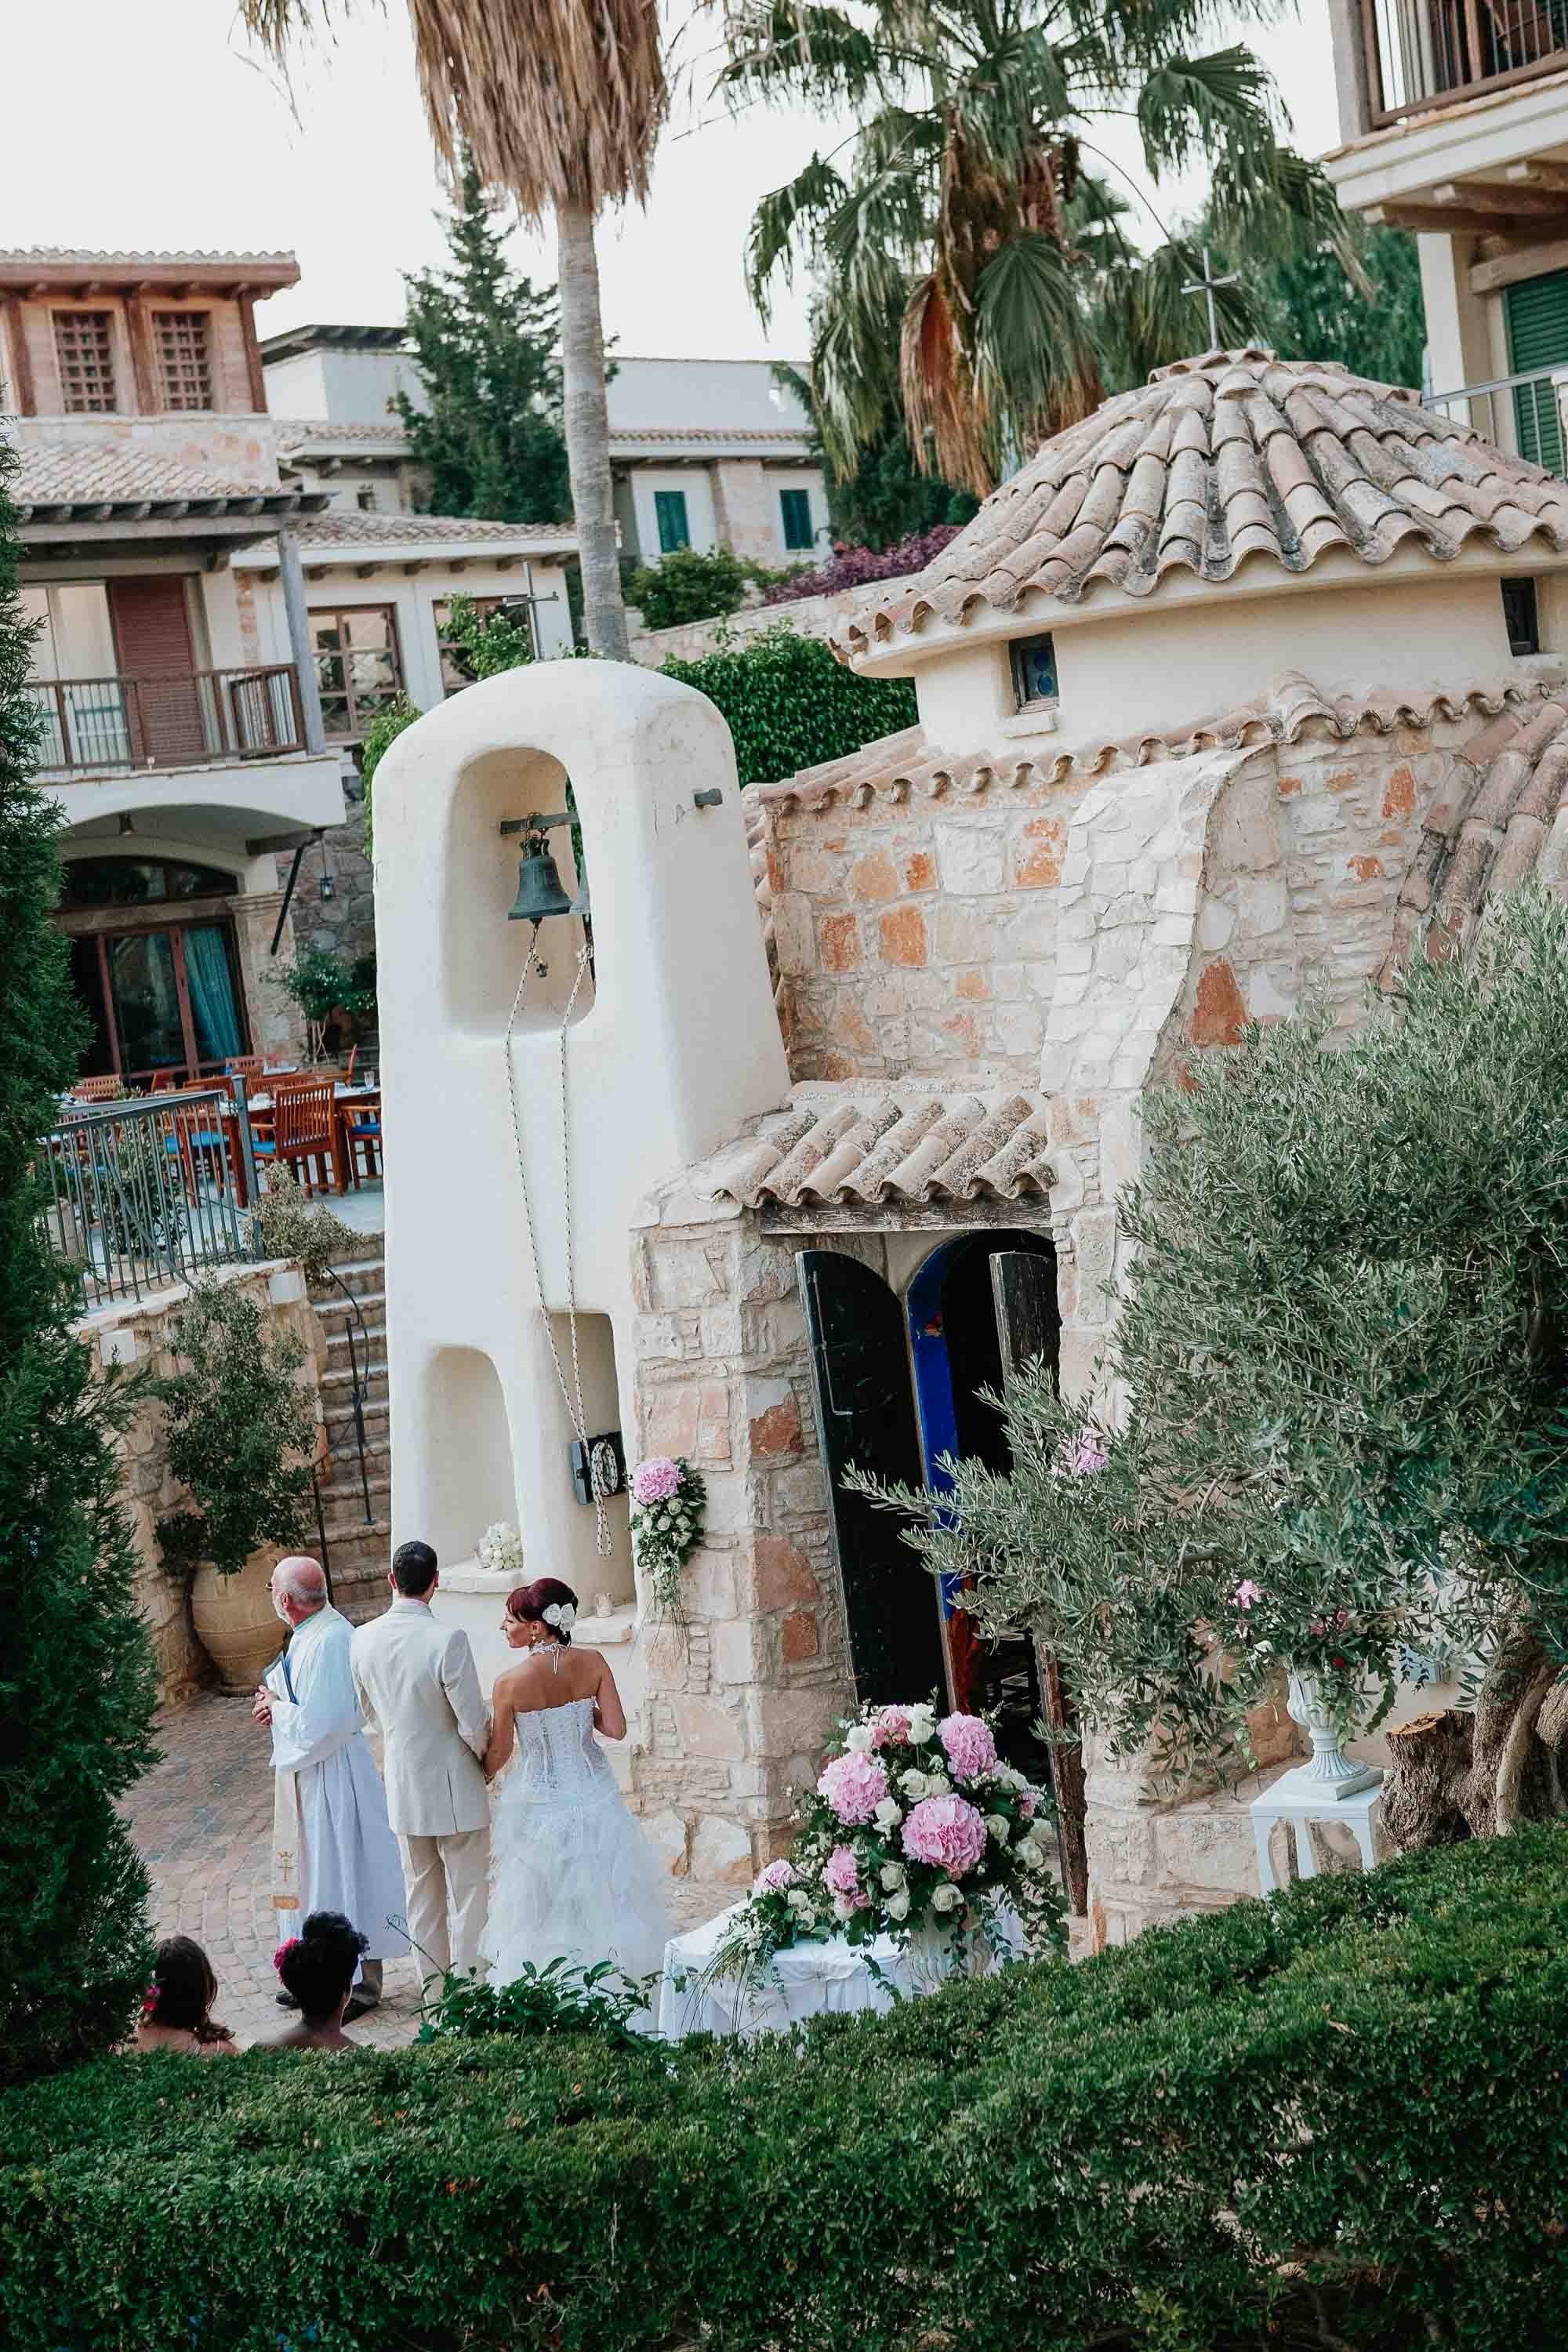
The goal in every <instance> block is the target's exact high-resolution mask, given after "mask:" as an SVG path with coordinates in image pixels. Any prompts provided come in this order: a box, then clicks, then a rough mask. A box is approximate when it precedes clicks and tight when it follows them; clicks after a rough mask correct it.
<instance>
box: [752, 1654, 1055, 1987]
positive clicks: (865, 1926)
mask: <svg viewBox="0 0 1568 2352" xmlns="http://www.w3.org/2000/svg"><path fill="white" fill-rule="evenodd" d="M1048 1804H1049V1800H1048V1798H1047V1795H1046V1792H1045V1791H1044V1790H1041V1789H1037V1788H1035V1787H1033V1786H1032V1784H1031V1783H1030V1782H1029V1781H1028V1780H1026V1779H1025V1777H1024V1775H1023V1773H1022V1772H1019V1771H1016V1770H1015V1769H1014V1768H1013V1766H1012V1765H1010V1764H1005V1763H1004V1762H1003V1761H1002V1759H1001V1758H1000V1757H999V1756H998V1755H997V1753H996V1742H995V1739H994V1737H993V1735H992V1731H991V1727H990V1725H989V1724H988V1723H986V1722H985V1721H984V1718H983V1717H980V1716H977V1715H950V1716H947V1717H944V1718H943V1719H942V1722H940V1723H939V1722H938V1721H937V1716H936V1709H935V1708H934V1706H931V1705H930V1704H929V1703H927V1702H926V1701H924V1700H921V1701H919V1702H916V1703H913V1704H911V1705H910V1706H865V1707H863V1708H862V1709H861V1711H860V1714H859V1717H858V1719H857V1720H856V1721H855V1722H853V1723H846V1724H843V1725H841V1726H840V1737H839V1738H838V1739H837V1741H835V1742H834V1744H833V1746H832V1747H831V1748H829V1750H828V1753H827V1758H826V1762H825V1763H824V1765H823V1768H822V1771H821V1775H820V1777H819V1778H818V1780H817V1782H816V1788H815V1790H812V1791H811V1792H810V1793H809V1794H808V1795H807V1796H806V1797H805V1799H804V1800H803V1801H802V1803H801V1806H800V1809H799V1813H798V1819H799V1822H800V1831H799V1834H798V1835H797V1837H796V1839H795V1845H794V1847H793V1849H792V1851H791V1853H790V1854H789V1855H788V1856H787V1858H781V1859H780V1860H779V1861H777V1862H771V1863H769V1864H768V1865H767V1868H766V1869H765V1870H763V1872H762V1874H761V1875H760V1876H759V1877H758V1879H757V1881H756V1884H755V1885H754V1886H753V1888H752V1895H751V1899H750V1901H749V1902H747V1903H745V1904H743V1905H742V1906H741V1907H740V1909H739V1910H738V1911H737V1912H736V1914H735V1916H734V1918H733V1920H732V1922H731V1927H730V1930H729V1932H728V1934H727V1935H726V1937H725V1939H724V1942H723V1945H722V1947H721V1951H720V1955H719V1958H718V1962H717V1967H716V1973H718V1974H720V1975H736V1976H741V1977H752V1976H754V1975H758V1974H761V1973H762V1972H763V1971H765V1969H766V1967H767V1964H768V1962H769V1961H770V1960H771V1959H772V1958H773V1954H774V1953H775V1952H778V1951H782V1950H783V1949H784V1948H785V1947H786V1946H787V1945H790V1944H795V1943H800V1942H805V1941H812V1940H822V1939H824V1938H826V1937H830V1936H842V1937H845V1939H846V1940H847V1942H849V1943H851V1944H869V1943H872V1942H874V1941H875V1940H876V1938H877V1937H879V1936H889V1937H892V1939H893V1941H894V1942H895V1943H899V1944H904V1943H907V1942H908V1941H909V1940H910V1937H913V1936H917V1935H920V1934H921V1932H922V1931H934V1933H935V1935H936V1936H937V1937H938V1938H939V1939H940V1940H941V1941H942V1943H944V1944H946V1945H948V1946H949V1947H950V1948H951V1951H952V1958H954V1959H955V1960H956V1959H958V1958H961V1957H962V1956H963V1953H964V1951H965V1948H968V1949H969V1950H970V1951H971V1952H977V1951H978V1949H979V1948H982V1947H988V1948H989V1949H990V1950H991V1951H992V1952H993V1953H994V1955H996V1956H997V1957H999V1958H1002V1957H1005V1956H1006V1955H1007V1953H1008V1952H1009V1950H1010V1949H1011V1944H1012V1937H1013V1936H1014V1934H1016V1931H1018V1930H1021V1931H1022V1937H1023V1943H1024V1948H1026V1950H1027V1951H1029V1952H1031V1953H1035V1954H1043V1953H1046V1952H1050V1951H1059V1950H1062V1949H1065V1948H1066V1942H1067V1935H1066V1928H1065V1926H1064V1919H1065V1909H1064V1906H1063V1902H1062V1895H1061V1889H1060V1888H1059V1887H1058V1885H1057V1882H1056V1879H1055V1877H1054V1876H1053V1874H1052V1871H1051V1862H1050V1846H1051V1840H1050V1836H1049V1828H1048V1822H1047V1809H1048Z"/></svg>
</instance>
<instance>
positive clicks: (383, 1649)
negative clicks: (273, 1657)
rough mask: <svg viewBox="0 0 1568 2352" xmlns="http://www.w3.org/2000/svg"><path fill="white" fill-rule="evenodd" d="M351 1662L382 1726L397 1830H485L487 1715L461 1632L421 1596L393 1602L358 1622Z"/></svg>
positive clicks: (362, 1697) (372, 1718) (443, 1833)
mask: <svg viewBox="0 0 1568 2352" xmlns="http://www.w3.org/2000/svg"><path fill="white" fill-rule="evenodd" d="M349 1663H350V1665H351V1668H352V1670H353V1681H354V1689H355V1690H356V1691H357V1693H358V1694H359V1703H360V1705H361V1706H362V1707H363V1710H364V1714H365V1719H366V1721H367V1723H371V1724H374V1725H375V1726H376V1727H379V1729H380V1732H381V1736H382V1745H383V1763H384V1770H385V1775H386V1811H387V1816H388V1818H389V1820H390V1821H391V1822H392V1826H393V1828H394V1829H395V1831H396V1832H397V1834H398V1836H399V1837H452V1836H454V1835H455V1834H456V1833H457V1832H459V1831H462V1830H480V1829H485V1828H487V1827H488V1826H489V1818H490V1809H489V1794H488V1791H487V1790H486V1787H485V1776H484V1774H483V1772H482V1771H481V1770H480V1769H479V1759H480V1758H481V1757H482V1756H483V1755H484V1752H485V1748H486V1747H487V1746H488V1744H489V1716H488V1714H487V1713H486V1710H485V1702H484V1697H483V1696H482V1694H481V1692H480V1690H479V1672H478V1669H477V1668H476V1666H475V1664H474V1654H473V1652H472V1650H470V1649H469V1647H468V1635H467V1634H466V1633H463V1632H462V1631H461V1629H460V1628H459V1627H458V1626H456V1625H443V1624H442V1623H441V1622H440V1621H439V1620H438V1619H437V1618H436V1617H434V1616H432V1615H431V1613H430V1611H429V1609H428V1608H427V1607H426V1604H425V1602H424V1601H402V1600H399V1601H394V1602H393V1604H392V1606H391V1608H390V1609H389V1610H388V1611H387V1612H386V1614H385V1615H384V1617H377V1618H374V1619H373V1620H372V1622H371V1623H370V1624H368V1625H360V1626H357V1627H356V1628H355V1631H354V1637H353V1648H352V1649H351V1651H350V1653H349Z"/></svg>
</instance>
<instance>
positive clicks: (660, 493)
mask: <svg viewBox="0 0 1568 2352" xmlns="http://www.w3.org/2000/svg"><path fill="white" fill-rule="evenodd" d="M653 510H654V514H655V516H656V517H657V519H658V551H659V553H660V554H661V555H673V554H674V553H675V551H676V550H677V548H680V547H689V546H690V544H691V527H690V525H689V522H688V521H687V520H686V492H685V491H684V490H655V492H654V494H653Z"/></svg>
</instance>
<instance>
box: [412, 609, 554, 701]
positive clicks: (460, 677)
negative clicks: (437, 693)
mask: <svg viewBox="0 0 1568 2352" xmlns="http://www.w3.org/2000/svg"><path fill="white" fill-rule="evenodd" d="M468 602H469V604H471V605H472V606H473V608H474V617H475V619H476V620H479V621H488V620H490V619H491V618H492V617H493V616H494V614H497V613H505V612H507V610H508V608H509V607H510V606H511V605H516V607H517V610H516V611H515V612H513V613H512V614H511V615H510V617H511V618H512V619H513V620H514V621H516V622H518V623H519V625H521V627H523V628H525V629H527V630H528V631H529V634H530V638H531V636H532V630H533V623H532V619H531V614H532V607H531V605H530V604H525V603H524V602H523V601H522V600H521V598H520V597H515V596H470V597H469V598H468ZM430 612H431V616H432V618H433V619H434V621H435V623H436V642H437V645H438V646H440V648H441V685H442V688H443V689H444V691H445V692H446V693H447V694H460V693H461V692H462V690H463V688H464V687H466V686H472V684H473V682H474V673H473V671H472V670H471V669H470V668H469V667H468V662H467V661H466V660H465V658H464V656H463V655H462V654H461V653H460V652H459V651H458V647H457V646H455V645H454V644H453V643H452V641H451V638H450V637H449V636H448V635H447V625H448V624H449V622H450V620H451V617H452V600H451V598H450V597H449V596H442V597H440V598H438V599H437V602H436V603H435V604H432V605H431V607H430Z"/></svg>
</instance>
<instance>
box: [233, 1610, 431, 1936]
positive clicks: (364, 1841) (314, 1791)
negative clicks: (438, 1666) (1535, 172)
mask: <svg viewBox="0 0 1568 2352" xmlns="http://www.w3.org/2000/svg"><path fill="white" fill-rule="evenodd" d="M352 1637H353V1626H352V1625H351V1624H350V1623H349V1621H348V1619H347V1618H346V1617H341V1616H340V1615H339V1614H338V1612H337V1611H336V1610H335V1609H333V1608H331V1607H328V1608H325V1609H322V1610H320V1611H318V1612H317V1613H316V1615H315V1616H314V1617H307V1618H306V1619H305V1620H304V1622H303V1623H301V1624H300V1625H297V1626H296V1627H295V1629H294V1633H293V1637H292V1639H291V1640H290V1642H289V1647H288V1649H287V1651H286V1652H285V1654H284V1655H283V1656H282V1657H280V1658H279V1660H278V1662H277V1664H275V1665H272V1666H269V1667H268V1671H267V1676H266V1681H267V1687H268V1690H269V1691H270V1692H271V1693H272V1769H273V1770H274V1771H275V1772H286V1773H291V1774H292V1775H293V1776H294V1785H295V1789H296V1791H297V1794H298V1801H299V1811H300V1847H301V1854H300V1907H299V1909H298V1910H289V1911H279V1914H278V1940H279V1943H284V1942H286V1941H287V1940H288V1938H289V1937H290V1936H296V1935H298V1934H299V1932H300V1927H302V1926H303V1924H304V1922H305V1920H306V1918H307V1917H308V1916H309V1915H310V1913H311V1912H312V1911H341V1912H342V1913H343V1914H344V1915H345V1916H346V1917H348V1918H350V1919H352V1920H353V1924H354V1926H355V1927H357V1928H358V1929H359V1931H360V1933H361V1935H362V1936H367V1937H369V1938H370V1948H369V1949H368V1951H367V1952H366V1954H365V1958H367V1959H371V1960H387V1959H400V1958H402V1957H403V1956H404V1954H405V1953H406V1951H407V1949H408V1938H407V1937H406V1936H405V1934H404V1933H403V1932H402V1925H403V1923H405V1920H406V1916H407V1907H408V1906H407V1897H406V1895H405V1893H404V1887H403V1863H402V1859H401V1856H400V1855H399V1853H398V1850H397V1840H396V1839H395V1837H394V1836H393V1834H392V1831H391V1829H390V1828H389V1826H388V1824H387V1819H386V1794H385V1791H384V1789H383V1788H382V1785H381V1775H380V1773H379V1772H378V1771H377V1770H376V1769H375V1759H374V1756H373V1755H372V1754H371V1751H370V1743H369V1741H368V1740H367V1739H366V1738H365V1736H364V1731H363V1727H362V1725H361V1722H360V1711H359V1700H358V1698H357V1696H355V1692H354V1686H353V1675H351V1674H350V1672H349V1643H350V1641H351V1639H352ZM290 1693H291V1694H292V1696H290ZM394 1920H396V1921H397V1922H398V1923H399V1926H398V1927H393V1925H392V1924H391V1923H392V1922H393V1921H394Z"/></svg>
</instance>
